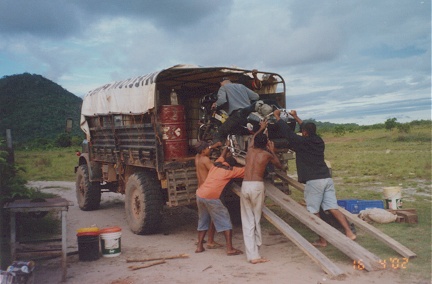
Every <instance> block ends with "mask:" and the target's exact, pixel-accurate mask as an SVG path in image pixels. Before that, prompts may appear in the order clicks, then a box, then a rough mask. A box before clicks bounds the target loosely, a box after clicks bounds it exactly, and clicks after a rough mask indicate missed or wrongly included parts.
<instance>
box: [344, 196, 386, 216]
mask: <svg viewBox="0 0 432 284" xmlns="http://www.w3.org/2000/svg"><path fill="white" fill-rule="evenodd" d="M337 203H338V205H339V206H341V207H343V208H345V209H346V210H348V211H349V212H351V213H353V214H358V213H359V212H360V211H362V210H366V209H371V208H382V209H384V203H383V201H382V200H358V199H343V200H338V202H337Z"/></svg>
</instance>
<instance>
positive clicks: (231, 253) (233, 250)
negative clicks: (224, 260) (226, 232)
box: [227, 248, 243, 256]
mask: <svg viewBox="0 0 432 284" xmlns="http://www.w3.org/2000/svg"><path fill="white" fill-rule="evenodd" d="M239 254H243V252H242V251H241V250H239V249H235V248H233V249H232V250H229V251H227V255H229V256H231V255H239Z"/></svg>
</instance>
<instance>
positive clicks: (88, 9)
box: [0, 0, 232, 37]
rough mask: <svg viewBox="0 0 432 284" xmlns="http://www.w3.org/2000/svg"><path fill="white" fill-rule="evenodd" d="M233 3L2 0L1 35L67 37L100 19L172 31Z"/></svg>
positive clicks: (221, 0) (206, 0)
mask: <svg viewBox="0 0 432 284" xmlns="http://www.w3.org/2000/svg"><path fill="white" fill-rule="evenodd" d="M231 4H232V0H218V1H212V0H183V1H177V0H158V1H153V0H143V1H140V0H134V1H117V0H104V1H99V0H78V1H68V0H55V1H53V0H39V1H28V0H2V1H0V33H3V34H9V35H17V34H23V33H24V34H32V35H40V36H47V37H67V36H69V35H74V34H76V33H79V32H80V31H82V30H83V29H85V28H86V26H88V25H89V24H91V23H93V22H95V21H98V20H99V19H101V18H109V17H113V18H114V17H126V18H131V17H132V18H137V19H141V20H145V21H150V22H153V23H154V25H155V26H158V27H161V28H163V29H166V30H167V31H173V30H176V29H179V28H182V27H187V26H191V25H194V24H197V23H199V22H200V21H201V20H202V19H204V18H206V17H208V16H209V15H210V14H214V13H215V12H216V11H219V10H221V9H229V7H230V5H231Z"/></svg>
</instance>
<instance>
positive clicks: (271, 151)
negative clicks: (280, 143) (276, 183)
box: [267, 140, 282, 169]
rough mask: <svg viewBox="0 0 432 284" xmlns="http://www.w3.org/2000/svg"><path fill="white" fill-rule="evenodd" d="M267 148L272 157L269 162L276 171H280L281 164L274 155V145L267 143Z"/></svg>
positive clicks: (270, 142) (271, 142)
mask: <svg viewBox="0 0 432 284" xmlns="http://www.w3.org/2000/svg"><path fill="white" fill-rule="evenodd" d="M267 148H268V149H269V152H270V154H271V155H272V158H271V160H270V162H271V163H272V164H273V165H274V166H275V167H276V168H278V169H282V164H281V162H280V161H279V159H278V157H277V156H276V153H275V146H274V143H273V141H270V140H269V141H268V143H267Z"/></svg>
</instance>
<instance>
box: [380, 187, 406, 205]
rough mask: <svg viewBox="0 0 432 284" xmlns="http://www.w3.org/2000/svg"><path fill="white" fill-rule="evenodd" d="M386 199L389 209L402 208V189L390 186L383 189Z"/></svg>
mask: <svg viewBox="0 0 432 284" xmlns="http://www.w3.org/2000/svg"><path fill="white" fill-rule="evenodd" d="M383 194H384V199H385V202H386V208H387V209H393V210H396V209H400V208H402V196H401V195H402V188H401V187H399V186H389V187H384V188H383Z"/></svg>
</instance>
